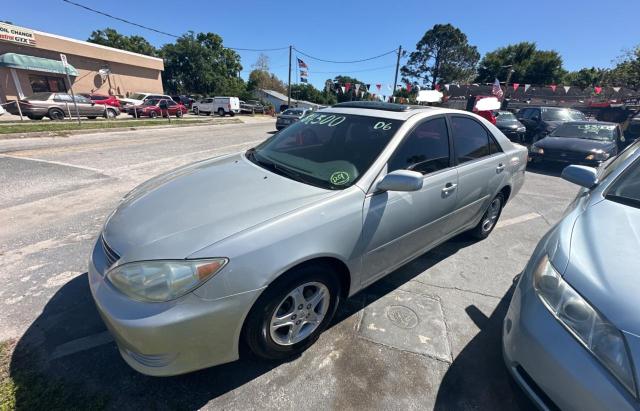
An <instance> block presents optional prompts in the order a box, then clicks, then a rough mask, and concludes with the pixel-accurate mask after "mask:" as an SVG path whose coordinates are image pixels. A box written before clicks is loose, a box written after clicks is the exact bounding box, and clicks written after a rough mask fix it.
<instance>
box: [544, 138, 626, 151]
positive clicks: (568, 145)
mask: <svg viewBox="0 0 640 411" xmlns="http://www.w3.org/2000/svg"><path fill="white" fill-rule="evenodd" d="M536 146H537V147H541V148H547V149H554V150H567V151H576V152H580V153H588V152H590V151H591V150H596V149H600V150H603V151H607V152H608V151H611V150H613V148H615V146H616V145H615V143H614V142H613V141H598V140H587V139H584V138H565V137H545V138H543V139H542V140H539V141H538V142H536Z"/></svg>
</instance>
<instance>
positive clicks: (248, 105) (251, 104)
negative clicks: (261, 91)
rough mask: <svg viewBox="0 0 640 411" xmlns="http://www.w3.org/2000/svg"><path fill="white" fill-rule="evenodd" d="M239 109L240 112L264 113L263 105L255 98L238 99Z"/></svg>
mask: <svg viewBox="0 0 640 411" xmlns="http://www.w3.org/2000/svg"><path fill="white" fill-rule="evenodd" d="M240 111H241V112H242V113H249V114H253V113H261V114H264V111H265V107H264V105H262V103H260V102H259V101H257V100H248V101H246V102H245V101H240Z"/></svg>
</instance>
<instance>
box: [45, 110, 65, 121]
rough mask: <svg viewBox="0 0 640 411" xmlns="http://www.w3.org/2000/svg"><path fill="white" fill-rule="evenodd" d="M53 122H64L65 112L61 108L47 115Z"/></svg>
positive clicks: (50, 111)
mask: <svg viewBox="0 0 640 411" xmlns="http://www.w3.org/2000/svg"><path fill="white" fill-rule="evenodd" d="M47 117H49V118H50V119H51V120H56V121H58V120H64V112H63V111H62V110H60V109H59V108H52V109H50V110H49V113H48V115H47Z"/></svg>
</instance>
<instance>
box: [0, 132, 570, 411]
mask: <svg viewBox="0 0 640 411" xmlns="http://www.w3.org/2000/svg"><path fill="white" fill-rule="evenodd" d="M274 127H275V124H274V121H273V120H268V121H266V120H265V121H261V122H254V123H249V124H227V125H216V126H200V127H192V128H191V127H184V128H181V129H180V130H179V131H178V132H176V130H175V129H156V130H137V131H128V132H114V133H102V134H91V135H74V136H70V137H67V138H33V139H21V140H3V141H0V206H1V207H0V227H2V230H0V255H1V256H2V261H3V263H4V264H2V267H1V268H0V324H1V325H0V341H11V342H12V344H15V353H14V354H13V356H12V358H11V359H10V364H9V367H10V368H9V372H10V374H11V376H12V377H13V378H14V381H15V382H16V384H18V385H19V387H18V390H22V391H19V392H18V394H19V395H17V398H18V404H16V405H17V406H18V408H20V407H21V406H22V407H26V408H28V405H29V404H30V403H29V401H30V395H32V393H31V392H30V390H31V388H32V387H30V386H29V384H28V383H29V381H31V380H30V379H29V378H32V376H31V374H29V375H30V376H29V377H25V372H24V371H25V370H33V373H35V374H37V375H41V376H42V378H44V379H45V380H47V381H50V382H51V381H55V382H56V384H59V385H61V386H63V387H64V388H61V389H60V390H61V391H54V392H56V393H60V392H62V393H63V394H56V395H59V396H62V397H63V398H58V400H60V401H62V400H65V399H66V400H68V401H72V402H77V401H82V404H84V405H86V406H96V407H102V406H106V407H108V408H112V409H114V408H118V409H141V408H144V409H148V408H150V409H156V408H157V409H166V408H171V409H172V408H181V409H199V408H205V409H264V408H267V409H328V408H330V409H356V408H357V409H432V408H433V409H442V410H449V409H462V410H471V409H473V410H476V409H483V410H485V409H486V410H493V409H522V410H524V409H530V408H531V407H532V405H531V404H530V402H529V401H528V400H527V399H526V398H525V397H524V395H523V394H522V393H521V392H520V391H519V389H518V388H516V387H515V385H513V384H512V383H511V382H510V379H509V377H508V374H507V371H506V369H505V367H504V365H503V362H502V354H501V345H500V337H501V327H502V319H503V317H504V314H505V312H506V309H507V307H508V303H509V299H510V295H511V291H512V288H513V283H514V279H515V278H516V277H517V276H518V274H519V273H520V271H521V270H522V269H523V267H524V265H525V264H526V262H527V260H528V258H529V256H530V255H531V253H532V251H533V248H534V247H535V245H536V244H537V242H538V240H539V239H540V237H541V236H542V235H543V234H544V233H545V232H546V231H547V230H548V229H549V227H550V226H551V225H552V224H554V223H555V222H556V221H557V220H558V219H559V218H560V216H561V215H562V212H563V211H564V209H565V208H566V206H567V205H568V204H569V202H570V201H571V200H572V198H573V197H574V196H575V193H576V191H577V188H576V186H572V185H571V184H569V183H567V182H564V181H562V180H560V179H559V178H558V177H557V175H558V173H557V170H545V171H541V170H534V171H531V172H528V173H527V179H526V182H525V185H524V187H523V189H522V190H521V192H520V193H519V194H518V195H517V196H516V197H515V198H513V199H512V201H511V202H510V203H509V204H508V205H507V207H506V208H505V209H504V211H503V214H502V217H501V219H500V222H499V224H498V226H497V228H496V230H495V231H494V232H493V233H492V234H491V236H490V237H489V238H488V239H487V240H484V241H481V242H473V241H470V240H468V239H467V238H466V237H460V238H455V239H453V240H451V241H449V242H447V243H445V244H443V245H441V246H439V247H437V248H436V249H434V250H432V251H431V252H429V253H426V254H424V255H422V256H421V257H419V258H418V259H416V260H414V261H413V262H411V263H409V264H407V265H405V266H404V267H402V268H400V269H399V270H397V271H395V272H394V273H392V274H391V275H389V276H387V277H386V278H383V279H382V280H380V281H379V282H377V283H375V284H374V285H372V286H371V287H369V288H367V289H365V290H364V291H362V292H360V293H359V294H357V295H355V296H354V297H352V298H351V299H349V300H347V301H346V302H345V304H344V305H343V306H342V307H341V309H340V310H339V313H338V316H337V319H336V320H335V321H334V323H333V325H332V326H331V327H330V329H329V330H327V331H326V332H325V333H324V334H323V335H322V336H321V337H320V339H319V341H318V342H317V343H316V344H315V345H313V346H312V347H311V348H310V349H309V350H307V351H306V352H305V353H304V354H303V355H302V356H300V357H299V358H297V359H295V360H293V361H291V362H288V363H265V362H257V361H255V360H251V359H246V358H245V359H242V360H240V361H238V362H235V363H231V364H226V365H222V366H218V367H214V368H210V369H207V370H203V371H199V372H195V373H191V374H188V375H184V376H179V377H171V378H152V377H147V376H144V375H141V374H138V373H136V372H135V371H133V370H132V369H130V368H129V367H128V366H127V365H126V364H125V363H124V361H123V360H122V359H121V358H120V355H119V353H118V351H117V348H116V345H115V344H114V342H113V340H112V339H111V337H110V335H109V333H108V332H107V331H106V329H105V327H104V325H103V323H102V321H101V319H100V317H99V316H98V314H97V311H96V309H95V307H94V303H93V300H92V299H91V296H90V293H89V288H88V283H87V275H86V267H87V259H88V256H89V251H90V249H91V247H92V246H93V241H94V239H95V238H96V236H97V235H98V233H99V231H100V229H101V225H102V223H103V221H104V220H105V218H106V216H107V215H108V213H109V212H110V211H111V210H112V209H113V208H114V207H115V205H116V204H117V203H118V201H119V200H120V198H122V196H123V195H124V194H126V193H127V192H128V191H129V190H131V189H132V188H133V187H134V186H136V185H137V184H139V183H141V182H143V181H145V180H146V179H148V178H150V177H152V176H154V175H157V174H159V173H161V172H163V171H166V170H170V169H173V168H175V167H178V166H180V165H183V164H186V163H190V162H193V161H197V160H200V159H203V158H208V157H212V156H218V155H222V154H225V153H230V152H235V151H240V150H244V149H246V148H249V147H251V146H254V145H256V144H257V143H259V142H260V141H262V140H264V139H265V138H266V137H268V136H269V135H270V134H269V133H270V132H273V130H274V129H275V128H274ZM211 184H212V186H213V185H215V182H214V181H212V182H211ZM21 379H24V381H21ZM20 401H22V402H23V403H22V404H21V403H20ZM78 406H80V407H82V405H78Z"/></svg>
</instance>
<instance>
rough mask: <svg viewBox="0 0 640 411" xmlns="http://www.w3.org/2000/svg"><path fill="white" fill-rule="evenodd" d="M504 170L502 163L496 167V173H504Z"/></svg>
mask: <svg viewBox="0 0 640 411" xmlns="http://www.w3.org/2000/svg"><path fill="white" fill-rule="evenodd" d="M502 170H504V164H502V163H500V164H498V167H496V171H497V172H498V173H500V172H502Z"/></svg>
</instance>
